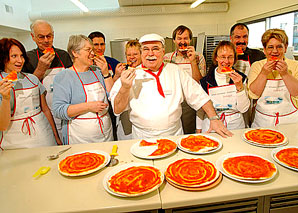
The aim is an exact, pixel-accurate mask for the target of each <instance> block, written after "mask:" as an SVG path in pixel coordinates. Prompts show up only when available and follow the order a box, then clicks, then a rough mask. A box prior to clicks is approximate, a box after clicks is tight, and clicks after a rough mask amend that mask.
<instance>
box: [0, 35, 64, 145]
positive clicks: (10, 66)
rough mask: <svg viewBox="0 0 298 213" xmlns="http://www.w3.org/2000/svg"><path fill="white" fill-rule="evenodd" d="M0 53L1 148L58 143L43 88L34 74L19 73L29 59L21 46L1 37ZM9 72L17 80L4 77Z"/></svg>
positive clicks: (15, 41)
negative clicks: (14, 81) (12, 80)
mask: <svg viewBox="0 0 298 213" xmlns="http://www.w3.org/2000/svg"><path fill="white" fill-rule="evenodd" d="M0 55H1V56H3V57H1V59H0V70H1V72H0V117H1V119H0V138H1V140H0V148H1V149H18V148H31V147H37V146H51V145H54V144H55V138H56V142H57V144H61V141H60V139H59V136H58V133H57V129H56V126H55V123H54V121H53V117H52V114H51V112H50V110H49V108H48V106H47V104H46V101H45V88H44V87H43V86H42V84H41V83H40V82H39V80H38V79H37V78H36V77H35V76H34V75H31V74H25V73H22V72H21V70H22V68H23V65H24V64H25V63H26V62H27V61H28V58H27V55H26V51H25V48H24V47H23V45H22V44H21V43H20V42H19V41H17V40H15V39H7V38H3V39H1V40H0ZM11 73H15V74H16V75H17V79H14V80H17V81H16V83H12V82H10V81H9V79H7V78H8V76H9V75H10V74H11ZM51 127H52V128H51ZM53 132H54V134H53ZM54 135H55V138H54Z"/></svg>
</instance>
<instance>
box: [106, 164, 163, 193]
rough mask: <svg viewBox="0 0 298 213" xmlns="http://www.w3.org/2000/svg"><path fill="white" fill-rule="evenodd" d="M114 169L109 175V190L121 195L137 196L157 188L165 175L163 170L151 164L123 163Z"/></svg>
mask: <svg viewBox="0 0 298 213" xmlns="http://www.w3.org/2000/svg"><path fill="white" fill-rule="evenodd" d="M115 171H116V172H113V171H112V174H111V175H110V176H109V177H108V180H107V183H106V184H107V186H108V188H109V190H111V191H112V192H113V193H116V194H117V195H120V196H125V197H135V196H140V195H144V194H147V193H150V192H152V191H154V190H156V189H157V188H158V187H159V186H160V185H161V184H162V183H163V179H164V176H163V174H162V173H161V171H160V170H159V169H158V168H156V167H154V166H149V165H138V164H132V166H129V165H128V166H127V167H126V165H122V167H120V168H119V169H118V168H116V169H115Z"/></svg>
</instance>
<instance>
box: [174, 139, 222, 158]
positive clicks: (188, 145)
mask: <svg viewBox="0 0 298 213" xmlns="http://www.w3.org/2000/svg"><path fill="white" fill-rule="evenodd" d="M221 147H222V142H221V141H220V140H218V139H217V138H215V137H212V136H209V135H202V134H194V135H188V136H183V137H182V138H181V139H180V141H179V142H178V148H179V149H180V150H182V151H184V152H187V153H190V154H208V153H212V152H216V151H217V150H219V149H221Z"/></svg>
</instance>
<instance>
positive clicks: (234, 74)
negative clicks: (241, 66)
mask: <svg viewBox="0 0 298 213" xmlns="http://www.w3.org/2000/svg"><path fill="white" fill-rule="evenodd" d="M229 76H230V78H231V79H232V81H233V82H234V84H235V86H236V88H237V90H241V89H242V88H243V83H242V76H241V75H240V74H238V73H237V72H231V73H230V74H229Z"/></svg>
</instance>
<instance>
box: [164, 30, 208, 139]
mask: <svg viewBox="0 0 298 213" xmlns="http://www.w3.org/2000/svg"><path fill="white" fill-rule="evenodd" d="M172 37H173V42H174V44H175V46H176V50H175V51H174V52H171V53H167V54H165V56H164V61H165V62H170V63H175V64H177V65H178V66H179V67H180V68H181V70H183V71H185V72H187V73H188V74H189V75H190V76H192V78H193V79H194V80H195V81H197V82H199V81H200V79H201V78H202V76H205V75H206V62H205V58H204V56H203V55H202V54H201V53H198V52H195V48H194V47H193V46H190V41H191V39H192V31H191V30H190V29H189V28H188V27H186V26H184V25H180V26H178V27H177V28H176V29H175V30H174V31H173V35H172ZM195 117H196V111H195V110H194V109H192V108H191V107H190V106H189V105H188V104H187V103H186V102H185V101H184V102H183V103H182V117H181V119H182V126H183V131H184V133H185V134H191V133H194V132H195V128H196V127H195Z"/></svg>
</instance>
